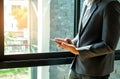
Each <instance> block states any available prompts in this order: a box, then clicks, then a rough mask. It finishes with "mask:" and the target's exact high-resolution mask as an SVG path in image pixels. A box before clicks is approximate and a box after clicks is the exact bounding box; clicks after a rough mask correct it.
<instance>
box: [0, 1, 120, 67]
mask: <svg viewBox="0 0 120 79" xmlns="http://www.w3.org/2000/svg"><path fill="white" fill-rule="evenodd" d="M3 2H4V0H0V10H1V13H0V19H1V21H0V38H1V39H0V48H1V49H0V69H4V68H18V67H34V66H48V65H61V64H70V63H71V62H72V60H73V58H74V55H73V54H72V53H70V52H46V53H34V54H17V55H4V7H3V6H4V5H3V4H4V3H3ZM80 2H81V0H75V3H74V6H75V7H74V36H75V35H76V34H77V31H78V30H77V28H78V24H79V17H80ZM115 54H116V55H115V60H120V50H116V53H115Z"/></svg>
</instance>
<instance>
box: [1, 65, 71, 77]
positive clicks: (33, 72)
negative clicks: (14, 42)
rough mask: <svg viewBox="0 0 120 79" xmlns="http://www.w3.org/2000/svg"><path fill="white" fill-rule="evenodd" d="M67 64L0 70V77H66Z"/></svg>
mask: <svg viewBox="0 0 120 79" xmlns="http://www.w3.org/2000/svg"><path fill="white" fill-rule="evenodd" d="M69 67H70V66H69V65H53V66H43V67H39V66H38V67H27V68H10V69H2V70H0V79H68V72H69Z"/></svg>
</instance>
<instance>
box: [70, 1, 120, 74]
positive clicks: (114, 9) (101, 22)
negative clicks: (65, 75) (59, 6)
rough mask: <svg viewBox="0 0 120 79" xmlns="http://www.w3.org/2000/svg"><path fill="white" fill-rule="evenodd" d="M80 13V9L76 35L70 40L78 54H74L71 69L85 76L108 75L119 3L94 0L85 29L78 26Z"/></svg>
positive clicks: (118, 21)
mask: <svg viewBox="0 0 120 79" xmlns="http://www.w3.org/2000/svg"><path fill="white" fill-rule="evenodd" d="M84 7H85V6H83V10H84ZM82 16H83V11H82V13H81V17H80V22H79V29H78V34H77V35H76V37H75V38H74V39H73V42H74V44H75V45H76V47H77V48H78V51H79V52H80V55H76V56H75V59H74V60H73V63H72V69H73V70H74V71H75V72H76V73H79V74H84V75H92V76H103V75H107V74H110V73H111V72H112V71H113V66H114V50H115V48H116V45H117V43H118V40H119V35H120V3H119V2H118V1H117V0H94V2H93V4H92V7H91V9H90V14H89V15H88V18H87V20H86V21H85V22H84V24H83V25H84V28H81V27H82V24H81V21H82Z"/></svg>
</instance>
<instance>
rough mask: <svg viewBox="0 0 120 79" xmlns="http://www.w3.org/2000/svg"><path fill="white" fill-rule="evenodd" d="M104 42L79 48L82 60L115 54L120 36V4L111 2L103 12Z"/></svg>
mask: <svg viewBox="0 0 120 79" xmlns="http://www.w3.org/2000/svg"><path fill="white" fill-rule="evenodd" d="M102 27H103V29H102V41H101V42H98V43H95V44H92V45H88V46H83V47H80V48H78V51H79V52H80V56H81V58H82V59H86V58H91V57H96V56H101V55H105V54H109V53H113V51H114V50H115V48H116V45H117V43H118V40H119V35H120V3H118V2H110V3H109V4H108V5H107V7H106V8H105V9H104V11H103V26H102Z"/></svg>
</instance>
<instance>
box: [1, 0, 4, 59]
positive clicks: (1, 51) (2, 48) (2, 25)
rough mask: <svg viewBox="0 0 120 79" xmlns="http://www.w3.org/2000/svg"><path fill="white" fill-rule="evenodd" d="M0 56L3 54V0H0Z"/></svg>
mask: <svg viewBox="0 0 120 79" xmlns="http://www.w3.org/2000/svg"><path fill="white" fill-rule="evenodd" d="M0 10H1V11H0V58H1V56H3V55H4V0H0Z"/></svg>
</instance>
